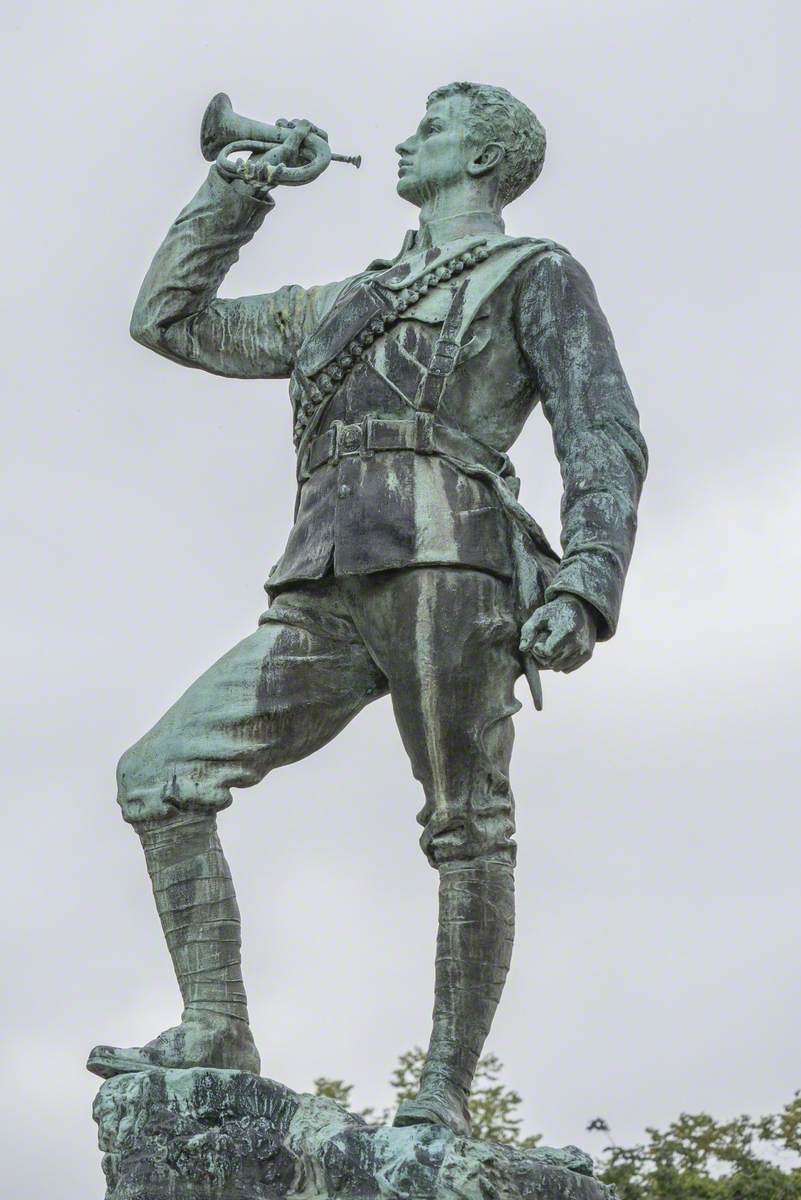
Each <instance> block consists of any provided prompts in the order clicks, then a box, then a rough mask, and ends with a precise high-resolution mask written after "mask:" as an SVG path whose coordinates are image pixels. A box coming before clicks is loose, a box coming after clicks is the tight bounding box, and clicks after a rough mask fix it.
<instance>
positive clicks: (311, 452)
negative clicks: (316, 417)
mask: <svg viewBox="0 0 801 1200" xmlns="http://www.w3.org/2000/svg"><path fill="white" fill-rule="evenodd" d="M385 450H412V451H414V452H416V453H417V454H442V455H447V457H448V458H455V459H460V460H461V461H463V462H465V463H470V464H478V465H479V466H482V467H486V468H488V469H489V470H490V471H493V472H494V473H495V474H496V475H509V474H513V473H514V472H513V468H512V465H511V463H510V461H509V459H508V457H507V456H506V455H505V454H501V453H500V452H499V451H498V450H493V449H492V447H491V446H485V445H484V443H483V442H478V441H476V439H475V438H472V437H470V435H469V434H467V433H462V432H461V431H460V430H458V429H448V428H447V427H446V426H445V425H437V424H435V423H434V419H433V413H425V412H418V413H417V414H416V416H415V417H414V419H413V420H411V421H405V420H400V419H392V418H388V417H365V419H364V420H363V421H362V422H361V423H360V424H358V425H346V424H345V423H344V421H332V423H331V427H330V429H327V430H326V432H325V433H321V434H320V436H319V437H316V438H314V439H313V441H312V442H311V444H310V446H309V448H308V450H307V452H306V458H305V462H304V464H303V468H304V469H303V472H302V474H304V475H308V474H310V473H311V472H312V471H316V470H317V469H318V467H322V466H325V464H326V463H332V464H336V463H337V462H339V460H340V459H341V458H344V457H346V456H348V455H355V454H358V455H360V457H362V458H372V456H373V455H374V454H380V453H381V452H382V451H385Z"/></svg>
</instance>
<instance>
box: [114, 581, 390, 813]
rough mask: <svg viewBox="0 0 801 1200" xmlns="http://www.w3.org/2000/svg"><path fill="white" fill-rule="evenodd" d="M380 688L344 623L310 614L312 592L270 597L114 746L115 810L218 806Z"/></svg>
mask: <svg viewBox="0 0 801 1200" xmlns="http://www.w3.org/2000/svg"><path fill="white" fill-rule="evenodd" d="M315 617H316V619H315ZM385 691H386V681H385V680H384V679H383V676H382V675H381V672H380V671H379V670H378V668H377V667H376V665H375V663H374V662H373V660H372V658H371V657H370V655H369V653H368V651H367V649H366V648H365V646H364V644H363V642H362V641H361V639H360V638H359V637H358V635H357V634H356V632H355V630H353V629H352V627H351V628H350V630H349V629H348V627H347V625H346V624H345V623H344V622H342V621H341V619H340V618H338V617H335V616H334V617H332V616H330V615H329V614H326V613H325V611H323V610H322V609H319V611H318V612H317V613H316V614H315V605H314V602H313V601H312V602H311V603H307V604H306V605H305V606H304V605H303V604H293V603H292V600H291V598H288V599H287V601H285V602H284V603H282V602H281V598H280V597H279V600H278V601H276V603H275V605H274V606H273V608H272V609H271V610H270V612H269V614H267V619H266V620H264V622H263V624H261V625H260V626H259V628H258V629H257V630H256V631H255V632H254V633H252V634H250V636H249V637H246V638H244V639H243V640H242V641H241V642H239V644H238V645H236V646H234V648H233V649H232V650H230V651H229V652H228V653H227V654H225V655H223V657H222V658H221V659H219V661H218V662H216V663H215V664H214V666H212V667H211V668H210V669H209V670H208V671H206V672H205V674H203V675H201V677H200V678H199V679H198V680H196V682H195V683H193V684H192V685H191V687H190V688H189V689H188V690H187V691H186V692H185V693H184V694H183V696H182V697H181V698H180V700H178V701H177V703H176V704H174V705H173V706H172V708H171V709H169V711H168V712H167V713H165V715H164V716H163V717H162V718H161V720H160V721H159V722H158V723H157V724H156V725H155V726H154V727H153V729H151V730H150V732H149V733H147V734H145V736H144V737H143V738H142V739H141V740H140V741H139V742H137V743H136V745H135V746H133V747H132V748H131V749H130V750H129V751H127V752H126V754H125V755H123V758H122V760H121V762H120V766H119V770H118V781H119V801H120V804H121V805H122V808H123V813H124V815H125V817H126V819H127V820H130V821H134V822H135V821H141V820H146V819H149V818H152V817H157V818H158V817H160V816H167V815H170V814H174V812H175V811H176V809H177V810H179V811H181V810H193V809H212V810H216V809H222V808H226V807H227V806H228V805H229V804H230V803H231V788H234V787H250V786H252V785H253V784H255V783H258V782H259V781H260V780H261V779H263V778H264V776H265V775H266V774H267V773H268V771H270V770H271V769H272V768H273V767H276V766H281V765H283V764H285V763H290V762H295V761H297V760H298V759H301V758H303V757H305V756H306V755H307V754H310V753H311V752H312V751H314V750H316V749H318V748H319V747H320V746H323V745H324V744H325V743H326V742H328V741H329V740H330V739H331V738H332V737H334V736H335V734H336V733H338V732H339V730H340V729H342V728H343V727H344V726H345V725H346V724H347V723H348V721H350V720H351V718H352V717H354V716H355V715H356V713H357V712H359V710H360V709H361V708H363V707H364V705H365V704H367V703H368V702H369V701H370V700H372V699H374V698H376V697H377V696H379V695H381V694H382V693H383V692H385Z"/></svg>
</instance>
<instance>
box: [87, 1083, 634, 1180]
mask: <svg viewBox="0 0 801 1200" xmlns="http://www.w3.org/2000/svg"><path fill="white" fill-rule="evenodd" d="M94 1116H95V1120H96V1121H97V1124H98V1127H99V1142H100V1148H101V1150H103V1151H104V1158H103V1170H104V1172H105V1175H106V1181H107V1187H108V1190H107V1192H106V1200H285V1198H295V1197H296V1198H298V1200H301V1198H303V1200H611V1198H612V1191H611V1189H609V1188H606V1187H605V1186H604V1185H603V1184H601V1183H599V1182H598V1180H596V1179H594V1178H593V1175H592V1160H591V1159H590V1158H589V1157H588V1155H586V1154H584V1153H583V1152H582V1151H581V1150H577V1149H576V1148H575V1147H573V1146H568V1147H566V1148H565V1149H563V1150H549V1149H544V1148H540V1147H538V1148H537V1149H535V1150H525V1151H524V1150H516V1149H512V1148H510V1147H506V1146H499V1145H496V1144H494V1143H490V1142H479V1141H474V1140H471V1139H469V1138H460V1137H457V1136H455V1135H454V1134H452V1133H451V1132H450V1131H449V1130H446V1129H441V1128H437V1127H434V1126H425V1125H417V1126H412V1127H408V1128H404V1129H392V1128H389V1127H387V1126H380V1125H378V1126H376V1125H366V1124H365V1122H364V1121H363V1120H362V1119H361V1118H360V1117H357V1116H355V1115H354V1114H352V1113H348V1112H346V1111H345V1110H344V1109H343V1108H342V1107H341V1106H340V1105H338V1104H336V1103H335V1102H334V1101H333V1100H328V1099H325V1098H323V1097H320V1096H309V1095H299V1094H298V1093H296V1092H293V1091H290V1089H289V1088H286V1087H284V1086H283V1085H282V1084H280V1083H275V1082H274V1081H273V1080H270V1079H262V1078H260V1077H258V1076H256V1075H247V1074H244V1073H242V1072H239V1071H213V1070H208V1069H197V1070H187V1071H148V1072H142V1073H139V1074H131V1075H118V1076H117V1077H116V1078H114V1079H110V1080H109V1081H108V1082H107V1083H105V1084H104V1085H103V1087H102V1088H101V1089H100V1092H99V1093H98V1096H97V1099H96V1100H95V1105H94Z"/></svg>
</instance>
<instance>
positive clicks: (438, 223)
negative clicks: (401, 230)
mask: <svg viewBox="0 0 801 1200" xmlns="http://www.w3.org/2000/svg"><path fill="white" fill-rule="evenodd" d="M503 231H504V224H503V218H502V217H501V214H500V213H499V212H495V211H494V210H493V209H491V208H468V209H465V210H464V211H463V212H454V213H447V214H442V215H441V216H436V217H426V216H425V214H424V213H423V212H421V213H420V234H419V238H418V241H419V243H420V244H421V245H439V244H441V243H442V242H455V241H456V240H457V239H458V238H463V237H472V236H473V235H475V234H480V233H503Z"/></svg>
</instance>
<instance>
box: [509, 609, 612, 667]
mask: <svg viewBox="0 0 801 1200" xmlns="http://www.w3.org/2000/svg"><path fill="white" fill-rule="evenodd" d="M597 636H598V630H597V626H596V624H595V617H594V616H593V613H592V610H591V608H590V607H589V605H587V604H585V603H584V601H583V600H579V598H578V596H569V595H564V596H557V598H556V599H555V600H551V601H549V603H548V604H543V605H542V607H541V608H538V609H536V610H535V611H534V613H533V614H532V615H531V616H530V617H529V619H528V620H527V621H526V623H525V625H524V626H523V628H522V630H521V632H520V650H521V653H523V654H530V655H531V657H532V658H533V660H534V662H535V663H536V664H537V666H538V667H541V668H542V669H543V670H545V671H564V672H565V673H567V672H569V671H575V670H576V669H577V668H578V667H581V666H583V665H584V663H585V662H588V661H589V659H590V658H592V652H593V650H594V649H595V640H596V638H597Z"/></svg>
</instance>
